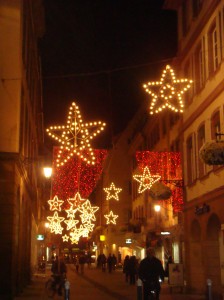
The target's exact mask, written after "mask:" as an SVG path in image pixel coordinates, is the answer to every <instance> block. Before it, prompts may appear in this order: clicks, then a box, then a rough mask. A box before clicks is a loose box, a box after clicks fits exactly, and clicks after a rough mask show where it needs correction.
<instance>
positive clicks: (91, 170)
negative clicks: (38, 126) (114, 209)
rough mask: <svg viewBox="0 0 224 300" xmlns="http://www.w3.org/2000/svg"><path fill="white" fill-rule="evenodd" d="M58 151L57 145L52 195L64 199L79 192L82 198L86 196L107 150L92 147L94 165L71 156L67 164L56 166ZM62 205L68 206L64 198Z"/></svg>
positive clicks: (90, 189) (54, 153) (94, 183)
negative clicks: (94, 158)
mask: <svg viewBox="0 0 224 300" xmlns="http://www.w3.org/2000/svg"><path fill="white" fill-rule="evenodd" d="M58 151H59V147H54V149H53V176H52V195H57V196H58V197H60V199H64V200H65V199H68V198H71V197H73V196H74V195H75V194H76V193H77V192H79V193H80V194H81V195H82V196H83V197H84V198H88V197H89V195H90V194H91V192H92V191H93V189H94V188H95V186H96V182H97V180H98V178H99V177H100V174H101V173H102V169H103V167H102V166H103V162H104V160H105V159H106V157H107V154H108V151H107V150H97V149H94V156H95V157H96V160H95V164H94V165H87V164H85V163H84V162H83V161H82V160H80V159H79V158H78V157H73V159H71V160H70V162H69V164H66V165H64V166H62V167H60V168H57V167H56V159H57V155H58ZM61 155H63V153H62V154H61ZM64 205H65V206H66V205H68V207H70V205H69V204H68V203H67V202H66V200H65V203H64Z"/></svg>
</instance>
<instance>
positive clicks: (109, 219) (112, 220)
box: [104, 210, 118, 224]
mask: <svg viewBox="0 0 224 300" xmlns="http://www.w3.org/2000/svg"><path fill="white" fill-rule="evenodd" d="M104 217H105V218H106V219H107V224H111V223H112V224H116V219H117V218H118V215H114V213H113V212H112V210H111V211H110V212H109V214H108V215H104Z"/></svg>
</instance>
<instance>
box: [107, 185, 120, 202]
mask: <svg viewBox="0 0 224 300" xmlns="http://www.w3.org/2000/svg"><path fill="white" fill-rule="evenodd" d="M104 191H105V192H106V193H107V197H106V200H110V199H112V198H114V199H115V200H117V201H118V200H119V198H118V193H120V192H121V191H122V189H120V188H116V187H115V185H114V183H113V182H112V183H111V185H110V187H109V188H104Z"/></svg>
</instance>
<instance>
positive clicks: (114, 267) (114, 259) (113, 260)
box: [112, 254, 117, 270]
mask: <svg viewBox="0 0 224 300" xmlns="http://www.w3.org/2000/svg"><path fill="white" fill-rule="evenodd" d="M116 265H117V258H116V256H115V254H113V255H112V268H113V270H115V269H116Z"/></svg>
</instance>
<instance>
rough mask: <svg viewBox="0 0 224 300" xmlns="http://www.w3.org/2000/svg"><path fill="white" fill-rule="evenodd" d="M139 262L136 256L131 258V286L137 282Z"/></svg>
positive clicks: (129, 264)
mask: <svg viewBox="0 0 224 300" xmlns="http://www.w3.org/2000/svg"><path fill="white" fill-rule="evenodd" d="M137 266H138V261H137V259H136V256H135V255H133V256H131V257H130V259H129V262H128V273H129V283H130V285H134V284H135V282H136V275H137V271H138V267H137Z"/></svg>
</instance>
